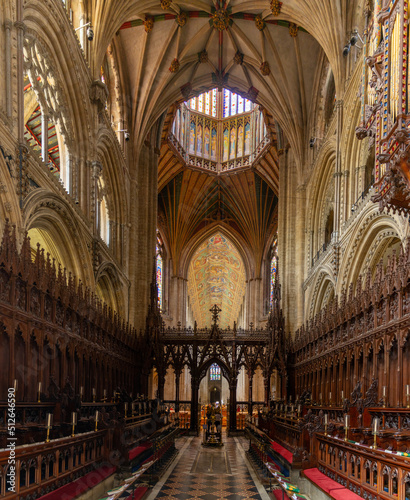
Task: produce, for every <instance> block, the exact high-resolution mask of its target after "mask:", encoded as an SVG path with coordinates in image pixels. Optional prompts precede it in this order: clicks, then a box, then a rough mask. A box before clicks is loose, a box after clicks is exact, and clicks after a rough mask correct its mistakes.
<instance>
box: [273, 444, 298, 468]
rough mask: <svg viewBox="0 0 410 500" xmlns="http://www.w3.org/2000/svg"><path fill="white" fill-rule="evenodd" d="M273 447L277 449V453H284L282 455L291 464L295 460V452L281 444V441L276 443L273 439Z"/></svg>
mask: <svg viewBox="0 0 410 500" xmlns="http://www.w3.org/2000/svg"><path fill="white" fill-rule="evenodd" d="M271 447H272V450H274V451H276V453H279V455H282V457H283V458H285V459H286V460H287V461H288V462H289V463H290V464H291V463H292V462H293V453H291V452H290V451H289V450H287V449H286V448H284V447H283V446H281V445H280V444H279V443H275V441H272V442H271Z"/></svg>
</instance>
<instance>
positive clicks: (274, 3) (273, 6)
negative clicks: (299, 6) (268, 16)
mask: <svg viewBox="0 0 410 500" xmlns="http://www.w3.org/2000/svg"><path fill="white" fill-rule="evenodd" d="M281 8H282V2H279V0H271V3H270V10H271V11H272V15H274V16H275V17H277V16H278V15H279V14H280V10H281Z"/></svg>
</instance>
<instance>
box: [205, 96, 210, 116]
mask: <svg viewBox="0 0 410 500" xmlns="http://www.w3.org/2000/svg"><path fill="white" fill-rule="evenodd" d="M210 105H211V92H207V93H206V94H205V114H206V115H209V114H210V109H211V107H210Z"/></svg>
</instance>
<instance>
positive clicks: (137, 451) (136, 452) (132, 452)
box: [128, 443, 151, 460]
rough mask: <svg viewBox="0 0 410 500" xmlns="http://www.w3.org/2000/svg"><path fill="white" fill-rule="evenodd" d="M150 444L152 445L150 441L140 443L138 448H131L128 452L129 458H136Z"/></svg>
mask: <svg viewBox="0 0 410 500" xmlns="http://www.w3.org/2000/svg"><path fill="white" fill-rule="evenodd" d="M150 446H151V444H150V443H144V444H140V445H139V446H137V447H136V448H133V449H132V450H130V451H129V452H128V458H129V459H130V460H132V459H133V458H135V457H136V456H138V455H139V454H140V453H142V452H143V451H145V450H146V449H147V448H149V447H150Z"/></svg>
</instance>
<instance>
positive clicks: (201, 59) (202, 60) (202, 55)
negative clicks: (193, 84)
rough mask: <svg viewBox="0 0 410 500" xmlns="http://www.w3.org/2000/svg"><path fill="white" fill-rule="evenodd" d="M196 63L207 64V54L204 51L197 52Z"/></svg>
mask: <svg viewBox="0 0 410 500" xmlns="http://www.w3.org/2000/svg"><path fill="white" fill-rule="evenodd" d="M198 61H199V62H200V63H207V62H208V52H207V51H206V50H205V49H204V50H203V51H202V52H199V54H198Z"/></svg>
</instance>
